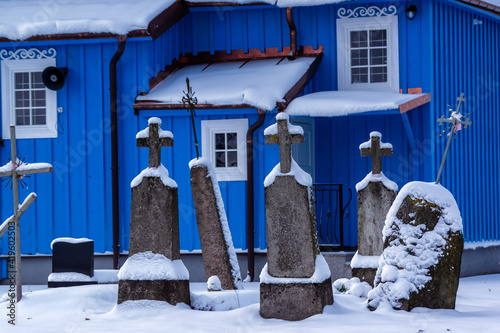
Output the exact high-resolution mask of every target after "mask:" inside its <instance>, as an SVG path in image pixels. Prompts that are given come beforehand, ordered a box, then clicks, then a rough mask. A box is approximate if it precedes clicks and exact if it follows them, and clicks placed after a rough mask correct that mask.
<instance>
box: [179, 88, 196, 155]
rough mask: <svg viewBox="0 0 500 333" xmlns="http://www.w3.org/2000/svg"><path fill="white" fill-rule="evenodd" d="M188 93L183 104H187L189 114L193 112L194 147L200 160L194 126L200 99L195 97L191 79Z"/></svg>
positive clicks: (183, 99) (185, 93) (185, 94)
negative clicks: (196, 107) (196, 108)
mask: <svg viewBox="0 0 500 333" xmlns="http://www.w3.org/2000/svg"><path fill="white" fill-rule="evenodd" d="M186 85H187V92H185V91H183V93H184V97H182V100H181V102H182V104H187V105H188V108H189V112H191V122H192V125H193V135H194V147H195V148H196V159H198V158H200V152H199V151H198V138H197V137H196V127H195V126H194V117H195V116H196V110H195V106H196V104H198V98H196V97H194V92H193V88H192V87H191V86H190V85H189V78H186Z"/></svg>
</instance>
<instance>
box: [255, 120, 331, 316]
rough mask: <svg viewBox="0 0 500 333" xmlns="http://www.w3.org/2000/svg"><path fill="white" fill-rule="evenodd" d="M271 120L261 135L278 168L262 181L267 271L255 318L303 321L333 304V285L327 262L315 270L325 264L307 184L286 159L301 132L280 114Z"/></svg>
mask: <svg viewBox="0 0 500 333" xmlns="http://www.w3.org/2000/svg"><path fill="white" fill-rule="evenodd" d="M276 120H277V123H276V124H275V125H272V126H270V127H268V128H267V129H266V130H265V131H264V135H265V138H266V144H278V145H279V151H280V164H278V165H277V166H276V167H275V168H274V169H273V171H271V173H270V174H269V175H268V176H267V177H266V180H265V181H264V186H265V188H264V196H265V211H266V237H267V265H266V266H265V267H264V269H263V271H262V273H261V276H260V278H261V284H260V305H261V306H260V315H261V316H262V317H263V318H278V319H285V320H302V319H305V318H307V317H309V316H312V315H314V314H318V313H322V312H323V308H324V306H325V305H329V304H333V292H332V284H331V278H330V270H329V268H328V265H327V264H326V262H324V265H323V264H321V265H320V266H321V267H319V266H318V262H320V263H323V261H324V259H323V257H322V256H321V254H320V253H319V245H318V236H317V228H316V217H315V214H314V193H313V191H312V179H311V176H310V175H309V174H307V173H306V172H304V171H303V170H302V169H301V168H300V167H299V166H298V165H297V163H296V162H295V161H294V160H293V159H292V158H291V149H290V145H291V144H293V143H302V142H304V136H303V130H302V128H301V127H299V126H293V125H291V124H290V123H289V119H288V115H287V114H285V113H279V114H278V115H277V116H276ZM324 267H326V268H324ZM320 269H321V273H322V274H318V272H319V270H320ZM313 276H315V277H316V278H315V279H313V278H312V277H313ZM318 276H319V277H320V278H317V277H318Z"/></svg>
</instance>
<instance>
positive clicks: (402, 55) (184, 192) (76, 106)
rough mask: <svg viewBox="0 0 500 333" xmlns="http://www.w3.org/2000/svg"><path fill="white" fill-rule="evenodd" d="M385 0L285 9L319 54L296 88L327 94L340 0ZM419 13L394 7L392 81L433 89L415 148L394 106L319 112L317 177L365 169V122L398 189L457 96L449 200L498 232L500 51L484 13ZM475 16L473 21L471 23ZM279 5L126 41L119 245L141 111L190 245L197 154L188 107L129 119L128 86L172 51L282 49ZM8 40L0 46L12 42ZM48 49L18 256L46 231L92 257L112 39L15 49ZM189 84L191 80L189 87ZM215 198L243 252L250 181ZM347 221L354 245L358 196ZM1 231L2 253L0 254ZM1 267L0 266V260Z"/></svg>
mask: <svg viewBox="0 0 500 333" xmlns="http://www.w3.org/2000/svg"><path fill="white" fill-rule="evenodd" d="M389 4H392V3H388V2H376V1H372V2H359V1H358V2H355V3H350V2H349V3H347V2H346V3H340V4H336V5H325V6H319V7H314V8H296V9H294V17H295V22H296V25H297V29H298V43H299V45H300V46H305V45H312V46H314V47H317V46H319V45H323V46H324V57H323V60H322V62H321V65H320V67H319V69H318V72H317V74H316V75H315V76H314V78H313V80H312V81H311V82H310V84H309V85H308V86H307V87H306V88H305V93H311V92H315V91H324V90H336V89H337V62H336V42H337V41H336V19H337V10H338V9H339V8H340V7H344V8H353V7H356V6H359V5H362V6H365V7H368V6H370V5H377V6H387V5H389ZM412 4H415V5H416V6H417V8H418V10H419V12H418V13H417V16H416V18H415V19H414V20H413V21H408V20H407V19H406V17H405V15H404V9H405V8H406V6H407V3H405V2H401V3H398V4H396V5H397V7H398V15H399V16H398V22H399V24H398V29H399V59H400V87H401V88H402V89H403V90H406V89H407V88H415V87H422V88H423V91H424V92H432V102H431V103H429V104H427V105H424V106H422V107H419V108H417V109H415V110H412V111H410V112H409V113H408V116H409V121H410V124H411V126H412V128H413V131H414V134H415V139H416V146H417V150H416V151H412V150H411V148H410V146H409V142H408V139H407V137H406V133H405V130H404V126H403V122H402V119H401V117H400V116H398V115H376V116H352V117H337V118H316V119H315V145H316V146H315V156H316V160H317V161H318V162H317V163H316V170H315V174H316V179H315V181H316V182H327V183H329V182H334V183H345V184H348V185H349V186H350V187H351V188H353V189H354V187H355V185H356V183H357V182H359V181H360V180H361V179H363V178H364V176H365V175H366V174H367V173H368V172H369V171H370V165H371V164H370V159H369V158H361V157H360V154H359V151H358V146H359V144H360V143H362V142H364V141H367V140H368V135H369V133H370V132H371V131H373V130H377V131H380V132H381V133H382V135H383V138H382V140H383V141H384V142H391V143H392V144H393V146H394V156H393V157H390V158H388V157H386V158H384V161H383V169H384V173H385V174H386V175H387V176H388V177H389V178H391V179H392V180H394V181H396V182H397V183H398V185H399V186H400V187H401V186H402V185H404V184H405V183H406V182H408V181H410V180H416V179H419V180H425V181H432V180H433V179H434V177H435V175H436V171H437V167H438V166H439V162H440V157H441V155H442V150H443V148H444V144H445V143H444V138H440V137H439V135H438V131H439V129H438V127H437V126H436V118H437V117H438V116H439V115H440V114H441V113H443V112H444V111H445V110H446V105H447V104H453V105H454V103H455V98H456V96H458V94H459V93H460V92H462V91H463V92H464V93H465V95H466V97H468V100H467V102H466V104H465V110H466V111H475V113H474V114H473V116H472V121H473V125H472V127H471V128H467V129H466V130H464V131H463V132H461V133H460V134H459V136H458V139H457V140H455V142H454V143H453V146H452V149H451V153H450V156H449V160H448V163H447V166H446V168H445V172H444V174H443V179H442V181H443V184H444V185H445V186H446V187H448V188H449V189H450V190H451V191H452V192H453V193H454V194H455V195H456V197H457V201H458V204H459V206H460V208H461V210H462V214H463V217H464V224H465V237H466V240H468V241H474V240H482V239H484V240H495V239H496V240H498V239H500V235H499V228H498V222H499V219H500V212H499V208H498V202H499V199H500V198H499V189H498V186H497V185H498V180H497V179H498V176H499V172H500V170H499V168H500V166H499V163H498V157H499V154H500V152H499V149H500V148H499V145H498V144H497V143H496V141H493V140H495V139H494V138H496V137H498V136H499V133H498V131H499V129H498V128H499V127H498V126H497V124H498V121H499V119H498V111H499V109H500V100H499V96H500V85H499V82H500V77H499V76H500V74H499V64H498V59H499V58H500V55H499V48H500V45H499V43H500V36H499V35H498V34H499V31H500V26H499V23H498V20H497V19H494V18H493V17H492V16H491V15H489V14H482V13H481V12H479V11H477V10H475V9H472V8H470V7H466V6H464V5H459V4H457V3H455V2H451V1H447V0H436V1H422V2H420V1H412ZM474 19H477V20H480V21H481V22H482V23H481V24H476V25H475V24H474ZM288 33H289V29H288V26H287V22H286V19H285V11H284V9H279V8H274V7H267V6H259V7H249V8H226V9H218V10H206V9H201V8H198V9H196V10H194V11H193V12H192V13H190V14H189V15H187V16H186V17H185V18H184V19H182V20H181V21H180V22H179V23H178V24H176V25H175V26H174V27H172V28H171V29H170V30H169V31H168V32H166V33H165V34H163V35H162V36H161V37H160V38H158V39H157V40H156V41H154V42H153V41H149V40H147V39H135V40H134V39H130V40H128V41H127V44H126V48H125V53H124V55H123V57H122V58H121V59H120V61H119V63H118V97H119V102H118V103H119V104H118V111H119V133H118V135H119V165H120V169H119V179H120V184H119V186H120V230H121V232H120V245H121V251H127V250H128V239H129V216H130V196H131V190H130V181H131V180H132V179H133V178H134V177H135V176H136V175H137V174H138V173H139V172H140V170H142V169H143V168H145V167H146V166H147V164H148V163H147V158H148V152H147V149H138V148H136V147H135V134H136V133H137V131H139V130H141V129H143V128H145V127H146V126H147V119H148V118H149V117H151V116H159V117H160V118H161V119H162V121H163V125H162V127H163V128H164V129H167V130H171V131H172V132H173V133H174V136H175V140H174V142H175V146H174V147H173V148H164V149H163V153H162V162H163V164H164V165H165V166H166V167H167V168H168V170H169V171H170V174H171V176H172V178H173V179H175V180H176V181H177V183H178V185H179V213H180V217H179V218H180V234H181V249H182V250H188V251H193V250H199V249H200V243H199V237H198V233H197V227H196V220H195V214H194V209H193V204H192V199H191V188H190V183H189V179H190V177H189V168H188V163H189V161H190V160H191V159H192V158H194V157H195V152H194V144H193V139H192V135H191V131H192V129H191V123H190V119H189V117H188V113H187V112H186V111H185V110H169V111H141V112H140V115H139V116H134V114H133V110H132V104H133V103H134V98H135V97H136V96H137V94H138V93H139V92H140V91H141V90H142V91H149V79H150V78H151V77H152V76H155V75H156V73H158V72H159V71H160V70H162V69H163V68H164V67H165V66H166V65H169V64H170V63H171V62H172V61H173V60H174V59H176V58H177V57H178V56H179V55H180V54H186V53H194V54H196V53H199V52H212V53H213V52H215V51H219V50H225V51H226V52H230V51H231V50H233V49H244V50H248V49H251V48H259V49H261V50H264V49H265V48H269V47H277V48H278V49H279V50H281V49H282V47H283V46H288V45H289V36H288ZM9 46H10V45H0V47H1V48H6V49H9ZM32 46H33V47H37V48H39V49H47V48H49V47H54V48H55V49H56V50H57V65H58V66H62V67H67V68H68V69H69V75H68V79H67V84H66V86H65V87H64V88H63V89H62V90H61V91H59V92H58V106H61V107H63V109H64V112H63V113H62V114H60V118H59V122H60V126H59V130H60V133H59V134H58V137H57V138H56V139H36V140H30V139H23V140H19V143H18V150H19V155H20V156H21V157H25V158H26V160H27V161H31V162H51V163H52V164H53V165H54V172H53V173H52V174H41V175H36V176H32V177H31V178H28V179H27V182H28V185H29V188H28V189H22V190H21V195H20V196H21V200H22V199H24V197H25V196H26V195H27V194H28V193H29V192H31V191H35V192H37V193H38V194H39V197H38V199H37V200H36V201H35V204H34V206H32V207H31V208H30V209H29V210H28V211H27V212H26V213H25V214H24V215H23V217H22V222H21V228H22V235H21V236H22V252H23V253H24V254H36V253H41V254H44V253H49V254H50V253H51V250H50V242H51V240H52V239H53V238H56V237H63V236H71V237H89V238H92V239H94V240H95V247H96V252H101V253H104V252H111V251H112V215H111V214H112V213H111V146H110V122H109V93H108V92H109V73H108V70H109V62H110V60H111V57H112V56H113V54H114V53H115V51H116V49H117V43H116V41H109V40H108V41H104V40H99V41H94V42H89V41H82V42H80V43H78V42H74V41H72V42H68V43H66V44H64V43H62V42H60V41H58V42H53V43H52V42H37V43H23V44H20V45H19V47H23V48H30V47H32ZM195 91H196V87H195ZM274 114H275V111H274V112H271V113H269V114H268V115H267V117H266V122H265V124H264V126H263V127H262V128H261V129H259V130H258V131H257V132H256V133H255V138H256V142H255V148H254V149H255V184H256V189H255V198H254V199H255V204H256V211H255V218H256V228H255V229H256V233H255V244H256V247H258V248H260V249H265V248H266V240H265V214H264V206H263V202H264V189H263V186H262V182H263V180H264V178H265V176H266V175H267V174H268V173H269V172H270V171H271V169H272V168H273V167H274V166H275V164H276V163H277V162H278V151H277V148H276V147H275V146H265V145H264V144H263V141H264V140H263V129H264V128H265V127H266V126H269V125H270V124H272V123H273V122H274ZM235 118H248V119H249V124H252V123H254V122H255V121H256V120H257V112H256V111H255V110H253V109H251V110H199V111H198V116H197V118H196V126H197V131H198V133H201V121H202V120H209V119H235ZM9 145H10V142H9V141H6V142H5V147H3V148H0V157H1V159H0V161H1V162H6V161H7V160H8V158H9V157H10V148H9ZM220 185H221V193H222V196H223V199H224V202H225V204H226V211H227V213H228V219H229V224H230V229H231V232H232V234H233V241H234V245H235V247H236V248H240V249H246V231H247V230H246V223H247V221H246V214H245V212H246V201H245V200H244V198H245V196H246V186H247V184H246V182H244V181H236V182H221V183H220ZM0 200H1V205H0V209H1V211H0V215H1V219H2V220H4V219H5V218H7V217H8V216H10V215H11V214H12V193H11V191H10V189H9V188H3V187H2V188H1V189H0ZM348 209H349V212H350V214H351V215H350V217H349V218H348V219H347V221H346V223H347V225H346V227H345V228H344V239H345V240H346V245H350V246H355V245H356V244H357V224H356V220H357V216H356V200H355V198H354V200H353V201H352V203H351V205H350V206H349V208H348ZM6 249H7V246H6V241H5V240H4V239H0V254H5V253H6V252H7V251H6ZM0 267H1V268H0V274H5V262H4V261H3V262H2V263H1V264H0Z"/></svg>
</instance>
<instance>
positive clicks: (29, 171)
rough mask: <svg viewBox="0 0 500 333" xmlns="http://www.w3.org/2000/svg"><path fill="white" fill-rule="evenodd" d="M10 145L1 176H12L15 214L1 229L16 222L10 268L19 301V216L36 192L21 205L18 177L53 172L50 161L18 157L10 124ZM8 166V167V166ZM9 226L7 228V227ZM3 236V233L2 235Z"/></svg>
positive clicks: (20, 287) (13, 128) (14, 128)
mask: <svg viewBox="0 0 500 333" xmlns="http://www.w3.org/2000/svg"><path fill="white" fill-rule="evenodd" d="M10 147H11V161H10V165H9V164H7V165H6V166H4V167H2V168H1V169H2V170H1V171H0V177H12V194H13V199H14V200H13V201H14V215H12V216H11V217H9V218H8V219H7V220H6V221H5V222H4V223H3V224H2V226H0V231H3V232H5V231H6V230H7V229H8V228H9V224H11V223H12V222H13V223H14V228H15V229H14V230H15V236H14V237H15V266H14V265H13V264H12V263H11V262H9V264H8V265H9V268H14V267H15V272H14V273H15V275H16V297H17V298H16V299H17V302H19V301H20V300H21V298H22V297H23V290H22V284H21V232H20V230H21V229H20V225H19V218H20V217H21V215H22V214H23V213H24V211H25V210H26V209H27V208H28V206H29V205H31V203H32V202H33V201H34V200H35V198H36V194H34V193H32V194H30V195H29V196H28V198H26V200H25V201H24V202H23V204H22V206H21V207H19V184H18V179H19V178H22V177H23V176H25V175H33V174H37V173H45V172H52V165H50V164H48V163H30V164H28V163H25V164H23V163H21V162H20V161H19V159H18V158H17V145H16V127H15V126H14V125H11V126H10ZM6 167H7V168H6ZM5 169H7V170H5ZM5 228H7V229H5ZM0 234H1V233H0ZM0 237H1V235H0Z"/></svg>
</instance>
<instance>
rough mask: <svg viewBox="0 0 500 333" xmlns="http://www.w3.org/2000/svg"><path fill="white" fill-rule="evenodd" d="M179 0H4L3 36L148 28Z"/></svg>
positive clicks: (0, 32)
mask: <svg viewBox="0 0 500 333" xmlns="http://www.w3.org/2000/svg"><path fill="white" fill-rule="evenodd" d="M174 2H175V0H148V1H147V2H144V1H137V0H105V1H104V0H71V1H40V0H22V1H20V0H2V2H1V10H0V37H4V38H8V39H11V40H24V39H27V38H29V37H31V36H37V35H54V34H73V33H113V34H120V35H123V34H127V33H128V32H130V31H134V30H144V29H147V28H148V25H149V23H150V22H151V20H153V19H154V18H155V17H156V16H157V15H158V14H160V13H161V12H162V11H163V10H165V9H167V8H168V7H169V6H171V5H172V4H173V3H174Z"/></svg>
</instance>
